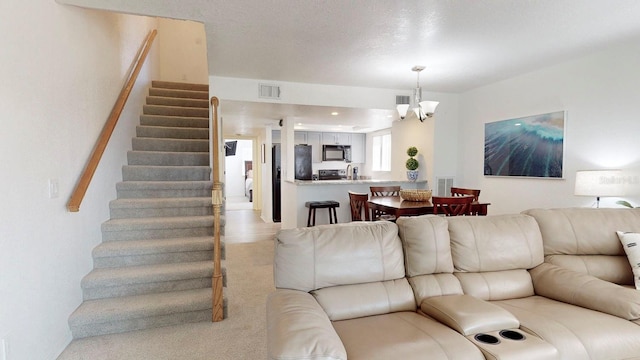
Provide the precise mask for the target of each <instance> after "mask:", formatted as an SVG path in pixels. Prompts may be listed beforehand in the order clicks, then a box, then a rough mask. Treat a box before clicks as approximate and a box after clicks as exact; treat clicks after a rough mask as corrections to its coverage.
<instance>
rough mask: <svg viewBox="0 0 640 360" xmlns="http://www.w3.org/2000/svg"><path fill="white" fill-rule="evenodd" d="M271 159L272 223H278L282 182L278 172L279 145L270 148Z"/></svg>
mask: <svg viewBox="0 0 640 360" xmlns="http://www.w3.org/2000/svg"><path fill="white" fill-rule="evenodd" d="M271 159H273V161H271V174H272V176H273V179H272V181H271V190H272V192H271V193H272V194H273V200H272V201H271V208H272V212H273V222H280V212H281V206H280V202H281V196H280V181H281V180H282V177H281V174H282V172H281V171H280V170H281V167H280V144H274V145H273V147H272V148H271Z"/></svg>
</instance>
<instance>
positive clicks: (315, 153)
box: [307, 131, 322, 163]
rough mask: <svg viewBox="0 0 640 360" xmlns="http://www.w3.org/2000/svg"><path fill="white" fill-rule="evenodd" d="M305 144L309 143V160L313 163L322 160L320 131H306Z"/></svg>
mask: <svg viewBox="0 0 640 360" xmlns="http://www.w3.org/2000/svg"><path fill="white" fill-rule="evenodd" d="M307 144H308V145H311V161H312V162H314V163H319V162H322V133H320V132H315V131H308V132H307Z"/></svg>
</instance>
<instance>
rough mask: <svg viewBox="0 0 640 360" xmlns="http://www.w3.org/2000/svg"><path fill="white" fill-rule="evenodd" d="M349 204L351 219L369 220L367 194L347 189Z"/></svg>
mask: <svg viewBox="0 0 640 360" xmlns="http://www.w3.org/2000/svg"><path fill="white" fill-rule="evenodd" d="M349 205H351V221H363V220H364V221H371V212H370V210H369V194H366V193H357V192H353V191H349ZM363 212H364V216H363V214H362V213H363Z"/></svg>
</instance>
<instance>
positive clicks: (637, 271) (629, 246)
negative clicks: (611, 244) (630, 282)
mask: <svg viewBox="0 0 640 360" xmlns="http://www.w3.org/2000/svg"><path fill="white" fill-rule="evenodd" d="M617 234H618V237H619V238H620V242H621V243H622V247H623V248H624V252H625V253H626V254H627V258H628V260H629V265H631V269H632V271H633V279H634V282H635V285H636V289H638V290H640V233H632V232H622V231H618V232H617Z"/></svg>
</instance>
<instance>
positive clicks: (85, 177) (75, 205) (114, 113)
mask: <svg viewBox="0 0 640 360" xmlns="http://www.w3.org/2000/svg"><path fill="white" fill-rule="evenodd" d="M157 34H158V31H157V30H155V29H154V30H152V31H150V32H149V34H148V35H147V37H146V39H145V40H144V42H143V43H142V46H141V47H140V49H139V50H138V53H137V54H136V57H135V58H134V60H133V61H134V62H133V64H134V65H133V70H132V71H131V73H130V74H129V77H128V79H127V82H126V83H125V85H124V87H123V88H122V90H121V91H120V95H119V96H118V99H117V100H116V102H115V104H114V105H113V108H112V109H111V113H110V114H109V118H108V119H107V122H106V123H105V124H104V127H103V128H102V132H101V133H100V137H98V142H97V143H96V146H95V148H94V149H93V152H92V153H91V156H90V157H89V161H88V162H87V165H86V166H85V168H84V170H83V171H82V175H81V176H80V179H79V180H78V183H77V184H76V187H75V189H74V190H73V193H72V194H71V198H70V199H69V202H68V203H67V209H68V210H69V211H70V212H78V211H80V204H81V203H82V199H84V195H85V194H86V192H87V189H88V188H89V184H90V183H91V179H92V178H93V175H94V174H95V172H96V169H97V168H98V164H99V163H100V159H101V158H102V155H103V154H104V150H105V149H106V148H107V144H108V143H109V139H110V138H111V134H113V130H114V129H115V127H116V124H118V120H119V119H120V114H122V110H123V109H124V106H125V104H126V103H127V99H128V98H129V95H130V94H131V90H132V89H133V85H134V84H135V82H136V80H137V79H138V74H140V70H141V69H142V65H143V64H144V62H145V60H146V59H147V55H148V54H149V50H150V49H151V45H152V44H153V40H154V39H155V37H156V35H157Z"/></svg>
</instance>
